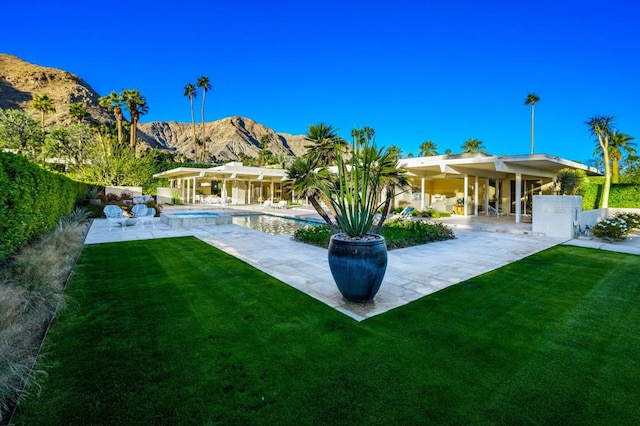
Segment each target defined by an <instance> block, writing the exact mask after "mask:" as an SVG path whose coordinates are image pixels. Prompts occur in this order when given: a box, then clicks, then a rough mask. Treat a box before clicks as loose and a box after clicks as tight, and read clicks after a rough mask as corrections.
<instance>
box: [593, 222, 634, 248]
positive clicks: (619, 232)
mask: <svg viewBox="0 0 640 426" xmlns="http://www.w3.org/2000/svg"><path fill="white" fill-rule="evenodd" d="M627 232H629V227H628V226H627V222H626V221H624V220H622V219H620V218H617V217H615V216H614V217H610V218H607V219H604V220H601V221H600V222H598V223H597V224H596V225H595V226H594V227H593V235H594V236H595V237H598V238H601V239H603V240H607V241H611V242H613V241H622V240H624V239H625V235H626V233H627Z"/></svg>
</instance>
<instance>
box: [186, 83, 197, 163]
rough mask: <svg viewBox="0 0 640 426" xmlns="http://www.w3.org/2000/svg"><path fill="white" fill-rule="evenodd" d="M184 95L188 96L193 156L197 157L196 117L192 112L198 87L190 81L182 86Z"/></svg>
mask: <svg viewBox="0 0 640 426" xmlns="http://www.w3.org/2000/svg"><path fill="white" fill-rule="evenodd" d="M184 96H188V97H189V104H190V105H191V131H192V132H193V158H194V159H197V158H198V139H197V138H196V119H195V115H194V112H193V100H194V99H195V98H197V97H198V88H197V87H196V86H194V85H193V84H192V83H189V84H187V85H186V86H184Z"/></svg>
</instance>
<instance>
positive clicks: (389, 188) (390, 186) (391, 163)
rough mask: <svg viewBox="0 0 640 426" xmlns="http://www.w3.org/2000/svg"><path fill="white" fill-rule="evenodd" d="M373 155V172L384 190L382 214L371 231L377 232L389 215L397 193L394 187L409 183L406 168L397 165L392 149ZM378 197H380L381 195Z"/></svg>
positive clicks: (396, 158)
mask: <svg viewBox="0 0 640 426" xmlns="http://www.w3.org/2000/svg"><path fill="white" fill-rule="evenodd" d="M392 146H393V145H392ZM374 155H377V159H376V161H375V162H374V163H373V164H375V170H374V174H375V175H377V176H379V177H380V185H381V187H382V189H384V191H385V197H384V200H385V201H384V204H383V207H382V214H381V217H380V219H379V220H378V224H377V225H376V226H375V227H374V229H373V233H375V234H378V233H380V231H381V230H382V225H383V224H384V222H385V220H386V219H387V216H388V215H389V211H390V210H391V203H392V202H393V200H394V199H395V196H396V195H397V194H396V188H406V187H407V186H408V185H409V178H408V177H407V173H406V170H405V169H402V168H400V167H398V157H397V156H396V155H395V153H394V151H393V150H391V149H387V150H386V151H385V152H384V153H383V154H382V155H380V153H377V154H374ZM379 199H382V197H380V198H379Z"/></svg>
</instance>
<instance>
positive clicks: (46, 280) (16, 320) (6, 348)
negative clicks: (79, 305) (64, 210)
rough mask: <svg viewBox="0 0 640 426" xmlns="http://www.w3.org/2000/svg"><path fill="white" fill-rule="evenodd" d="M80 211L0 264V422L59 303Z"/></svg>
mask: <svg viewBox="0 0 640 426" xmlns="http://www.w3.org/2000/svg"><path fill="white" fill-rule="evenodd" d="M85 218H86V211H84V210H82V209H76V210H74V213H73V214H72V215H70V216H69V217H67V218H65V219H63V220H60V221H59V223H60V225H59V226H57V227H56V228H55V229H54V230H53V231H52V232H50V233H48V234H46V235H45V236H44V237H43V238H42V239H41V240H40V241H39V242H38V243H36V244H32V245H29V246H27V247H24V248H23V249H22V250H21V251H20V252H19V253H17V254H16V255H15V256H14V258H13V259H12V261H11V262H10V263H8V264H7V265H6V267H5V268H4V269H2V270H0V424H4V423H3V422H6V421H7V420H8V415H9V413H10V411H11V409H12V407H13V406H14V405H15V404H16V401H17V400H18V398H19V395H20V392H22V389H23V388H24V386H25V383H26V382H27V378H29V388H31V389H33V387H34V386H35V387H36V388H37V380H34V374H35V377H39V376H40V373H38V372H35V373H34V372H32V371H31V369H32V367H33V365H34V363H35V360H36V357H37V356H38V349H39V347H40V342H41V340H42V338H43V335H44V332H45V330H46V328H47V326H48V324H49V323H50V321H51V320H52V318H53V316H54V315H55V313H56V312H57V311H58V310H59V309H60V307H61V306H63V305H64V303H63V302H64V296H63V290H64V286H65V283H66V281H67V278H68V276H69V274H70V272H71V270H72V269H73V266H74V264H75V260H76V258H77V256H78V254H79V253H80V251H81V249H82V243H83V237H84V230H85V229H86V228H85V227H84V224H83V220H84V219H85Z"/></svg>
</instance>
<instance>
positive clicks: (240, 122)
mask: <svg viewBox="0 0 640 426" xmlns="http://www.w3.org/2000/svg"><path fill="white" fill-rule="evenodd" d="M41 94H46V95H48V96H49V97H50V98H51V99H52V102H53V105H54V106H55V108H56V111H55V112H52V113H48V114H47V115H46V117H45V124H46V126H47V127H49V126H51V125H53V124H69V123H71V122H72V121H73V118H72V117H71V116H70V115H69V106H70V105H71V104H72V103H76V102H81V103H82V104H83V105H84V106H85V108H86V109H87V111H88V113H89V114H90V117H91V119H92V120H94V121H105V120H110V121H114V119H115V117H114V116H113V113H112V112H111V111H109V110H107V109H106V108H104V107H102V106H101V105H100V104H99V98H100V94H98V93H97V92H96V91H95V90H94V89H93V88H92V87H91V86H90V85H89V84H88V83H87V82H86V81H84V80H83V79H82V78H81V77H79V76H77V75H75V74H73V73H71V72H68V71H64V70H60V69H57V68H51V67H44V66H40V65H36V64H32V63H29V62H27V61H24V60H23V59H21V58H19V57H17V56H14V55H9V54H5V53H0V108H2V109H22V110H25V111H30V112H31V113H32V114H34V116H35V115H37V113H36V112H35V111H33V110H31V109H30V108H29V106H30V104H31V101H32V100H33V98H34V97H35V96H36V95H41ZM143 95H144V93H143ZM150 107H151V108H153V105H150ZM191 126H192V124H191V123H190V122H178V121H151V122H146V123H142V122H141V123H139V124H138V138H139V139H140V141H141V142H142V143H143V144H144V145H148V146H149V147H152V148H158V149H165V150H169V151H172V152H175V153H180V154H183V155H184V156H185V157H186V158H188V159H194V154H195V150H194V143H193V132H192V128H191ZM204 130H205V138H207V139H208V140H210V141H208V142H207V156H206V158H205V161H226V160H238V159H240V158H241V155H242V154H244V155H248V156H251V157H257V156H258V153H259V152H260V150H261V146H260V145H261V144H260V142H261V141H262V138H263V137H264V135H267V136H268V137H269V142H268V143H267V145H266V149H268V150H270V151H271V152H272V153H274V154H276V155H286V156H299V155H302V154H304V152H306V148H305V144H306V143H307V142H306V139H305V137H304V135H292V134H289V133H280V132H276V131H274V130H272V129H270V128H268V127H266V126H264V125H263V124H260V123H258V122H256V121H254V120H252V119H250V118H247V117H241V116H232V117H225V118H221V119H219V120H215V121H208V122H205V123H204ZM201 132H202V123H196V138H201V137H202V133H201Z"/></svg>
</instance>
